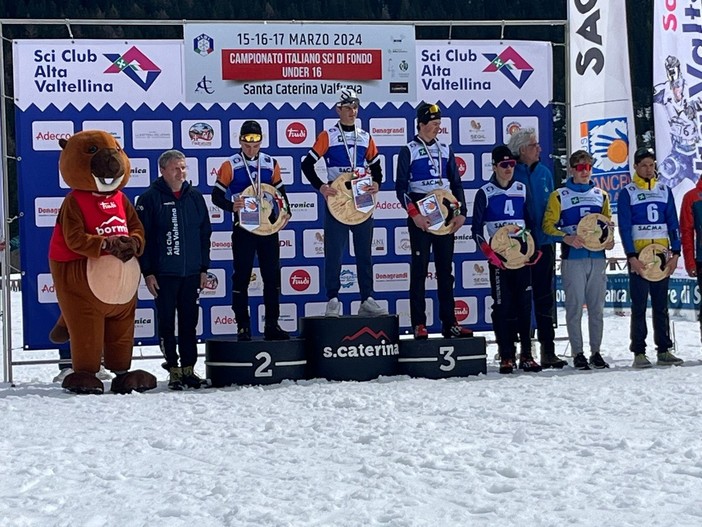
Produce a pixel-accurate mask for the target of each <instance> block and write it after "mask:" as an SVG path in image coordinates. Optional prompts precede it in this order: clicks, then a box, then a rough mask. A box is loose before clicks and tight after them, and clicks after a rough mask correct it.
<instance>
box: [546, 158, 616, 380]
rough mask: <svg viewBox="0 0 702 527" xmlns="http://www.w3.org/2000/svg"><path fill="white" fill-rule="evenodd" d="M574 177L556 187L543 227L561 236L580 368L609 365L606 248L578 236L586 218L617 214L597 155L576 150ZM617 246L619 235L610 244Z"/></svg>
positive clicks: (575, 358) (574, 348)
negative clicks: (595, 172) (598, 174)
mask: <svg viewBox="0 0 702 527" xmlns="http://www.w3.org/2000/svg"><path fill="white" fill-rule="evenodd" d="M569 165H570V170H569V172H570V177H569V178H568V180H567V181H566V184H565V186H564V187H562V188H559V189H558V190H555V191H553V192H552V193H551V196H550V197H549V200H548V203H547V205H546V211H545V213H544V220H543V224H542V227H543V231H544V233H545V234H546V235H549V236H553V237H554V238H556V239H557V240H560V242H561V260H562V263H561V278H562V280H563V289H564V290H565V294H566V300H565V310H566V326H567V328H568V339H569V341H570V348H571V354H572V356H573V365H574V366H575V367H576V368H577V369H579V370H589V369H590V366H591V365H592V366H593V367H594V368H598V369H600V368H608V367H609V365H608V364H607V363H606V362H605V360H604V359H603V358H602V355H601V354H600V345H601V344H602V330H603V327H604V303H605V293H606V291H607V275H606V274H605V271H606V268H607V260H605V252H604V250H601V251H590V250H588V249H587V248H585V247H584V246H583V244H584V240H583V239H582V238H581V237H580V236H578V234H577V228H578V223H580V220H581V219H582V218H584V217H585V216H587V215H588V214H593V213H599V214H603V215H604V216H607V217H608V218H611V217H612V214H611V211H610V206H609V196H608V194H607V193H606V192H604V191H602V190H601V189H599V188H597V187H596V186H595V184H594V183H593V182H592V181H591V180H590V176H591V174H592V156H591V155H590V154H589V153H588V152H586V151H584V150H578V151H577V152H574V153H573V154H572V155H571V156H570V159H569ZM612 247H614V240H612V242H611V243H610V244H609V245H608V246H607V247H606V248H607V249H611V248H612ZM583 305H587V320H588V331H589V335H590V360H589V361H588V359H586V358H585V355H584V353H583V334H582V327H581V323H582V318H583Z"/></svg>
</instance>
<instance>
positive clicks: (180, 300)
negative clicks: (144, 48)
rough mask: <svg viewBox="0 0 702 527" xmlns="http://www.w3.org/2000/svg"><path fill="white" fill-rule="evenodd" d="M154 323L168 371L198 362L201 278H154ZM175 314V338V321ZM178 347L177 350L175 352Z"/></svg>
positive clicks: (166, 276)
mask: <svg viewBox="0 0 702 527" xmlns="http://www.w3.org/2000/svg"><path fill="white" fill-rule="evenodd" d="M156 280H157V281H158V287H159V290H158V296H157V297H156V319H157V325H158V338H159V341H160V345H161V352H162V353H163V356H164V357H165V359H166V362H167V363H168V365H169V366H170V367H175V366H178V355H179V354H180V365H181V366H183V367H185V366H194V365H195V362H197V335H196V332H197V321H198V317H199V314H200V313H199V310H198V306H199V303H200V302H199V289H200V275H199V274H196V275H191V276H185V277H183V276H168V275H156ZM176 312H178V338H177V339H176V336H175V318H176ZM176 346H177V350H176Z"/></svg>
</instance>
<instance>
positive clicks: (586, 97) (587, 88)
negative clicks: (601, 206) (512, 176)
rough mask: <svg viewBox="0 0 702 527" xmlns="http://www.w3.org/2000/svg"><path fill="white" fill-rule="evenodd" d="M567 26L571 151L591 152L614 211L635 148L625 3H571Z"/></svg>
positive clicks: (585, 0)
mask: <svg viewBox="0 0 702 527" xmlns="http://www.w3.org/2000/svg"><path fill="white" fill-rule="evenodd" d="M568 26H569V36H570V57H569V59H568V61H569V73H570V104H571V113H570V148H571V152H573V151H575V150H580V149H582V150H587V151H588V152H590V154H592V156H593V158H594V163H593V169H592V175H593V181H595V183H596V184H597V185H598V186H599V187H600V188H602V189H603V190H606V191H607V192H608V193H609V195H610V198H611V200H612V204H613V205H614V206H615V207H616V203H617V195H618V194H619V190H620V189H622V188H623V187H624V186H625V185H626V184H627V183H628V182H629V181H630V165H629V159H630V157H632V156H631V153H632V152H633V150H635V146H636V130H635V128H634V111H633V105H632V97H631V79H630V74H629V46H628V44H627V39H626V35H627V28H626V6H625V0H568ZM630 145H632V147H631V148H630Z"/></svg>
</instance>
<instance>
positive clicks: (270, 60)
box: [184, 23, 416, 105]
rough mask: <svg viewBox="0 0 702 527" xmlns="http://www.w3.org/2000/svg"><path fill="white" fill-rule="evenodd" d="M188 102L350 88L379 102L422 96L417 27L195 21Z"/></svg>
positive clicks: (300, 97) (189, 30) (278, 97)
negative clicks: (418, 82)
mask: <svg viewBox="0 0 702 527" xmlns="http://www.w3.org/2000/svg"><path fill="white" fill-rule="evenodd" d="M184 39H185V42H186V47H187V48H190V49H189V51H190V52H188V53H186V54H185V85H186V91H185V96H186V101H188V102H220V103H231V102H232V101H236V102H237V103H240V104H242V103H248V102H263V103H267V102H271V103H274V104H283V103H286V102H287V103H290V104H293V105H297V104H299V103H303V102H310V101H322V102H326V103H334V102H336V99H335V95H336V91H337V90H338V89H339V88H341V87H350V88H352V89H354V90H356V92H357V93H358V94H359V96H360V97H361V100H363V101H366V102H370V101H373V102H376V103H378V104H381V103H384V102H388V101H394V102H400V103H402V102H405V101H412V100H414V99H415V81H416V72H415V67H416V66H415V58H414V55H415V41H414V27H413V26H411V25H406V26H403V25H387V26H383V25H372V26H362V25H357V26H350V25H334V24H319V25H317V24H315V25H307V26H305V25H300V24H285V23H280V24H279V23H271V24H260V25H252V24H192V23H186V24H185V28H184Z"/></svg>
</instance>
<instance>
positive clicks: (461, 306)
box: [454, 300, 470, 323]
mask: <svg viewBox="0 0 702 527" xmlns="http://www.w3.org/2000/svg"><path fill="white" fill-rule="evenodd" d="M454 312H455V313H456V320H457V321H458V322H459V323H460V322H463V321H465V320H466V319H467V318H468V315H469V314H470V308H469V307H468V304H467V303H466V302H465V301H464V300H456V306H455V307H454Z"/></svg>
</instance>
